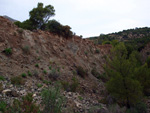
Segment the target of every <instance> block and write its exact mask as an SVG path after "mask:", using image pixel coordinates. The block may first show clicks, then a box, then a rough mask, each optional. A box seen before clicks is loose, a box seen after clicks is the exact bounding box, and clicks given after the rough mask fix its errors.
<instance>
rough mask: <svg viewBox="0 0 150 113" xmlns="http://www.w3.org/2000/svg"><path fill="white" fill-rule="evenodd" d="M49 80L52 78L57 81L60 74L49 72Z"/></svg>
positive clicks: (53, 71) (54, 71)
mask: <svg viewBox="0 0 150 113" xmlns="http://www.w3.org/2000/svg"><path fill="white" fill-rule="evenodd" d="M48 76H49V77H50V78H53V79H54V80H57V78H58V77H59V76H60V74H59V73H58V72H57V71H56V70H55V69H53V70H51V72H50V73H49V74H48Z"/></svg>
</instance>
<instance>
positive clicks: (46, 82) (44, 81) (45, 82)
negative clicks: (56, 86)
mask: <svg viewBox="0 0 150 113" xmlns="http://www.w3.org/2000/svg"><path fill="white" fill-rule="evenodd" d="M43 83H44V84H47V85H49V84H52V82H51V81H47V80H43Z"/></svg>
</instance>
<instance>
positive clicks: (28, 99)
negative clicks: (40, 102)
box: [7, 93, 40, 113]
mask: <svg viewBox="0 0 150 113" xmlns="http://www.w3.org/2000/svg"><path fill="white" fill-rule="evenodd" d="M7 113H40V109H39V106H37V105H36V104H35V103H34V102H33V97H32V94H31V93H28V94H27V95H26V96H24V97H22V99H21V100H20V101H19V100H16V99H15V100H14V102H13V105H12V106H10V107H9V108H8V111H7Z"/></svg>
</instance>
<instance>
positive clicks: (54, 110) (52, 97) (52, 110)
mask: <svg viewBox="0 0 150 113" xmlns="http://www.w3.org/2000/svg"><path fill="white" fill-rule="evenodd" d="M41 95H42V104H43V105H44V109H43V113H61V111H62V105H63V104H64V96H63V95H61V93H60V86H55V87H49V88H48V89H44V90H43V91H42V93H41Z"/></svg>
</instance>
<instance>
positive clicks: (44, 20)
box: [15, 3, 73, 38]
mask: <svg viewBox="0 0 150 113" xmlns="http://www.w3.org/2000/svg"><path fill="white" fill-rule="evenodd" d="M29 15H30V18H29V19H27V20H25V21H23V22H19V21H17V22H15V24H16V25H17V26H18V27H20V28H23V29H27V30H36V29H41V30H46V31H49V32H51V33H54V34H57V35H59V36H63V37H66V38H69V37H72V35H73V33H72V31H71V27H70V26H68V25H66V26H64V25H62V24H60V23H59V22H58V21H56V20H49V18H50V17H52V16H54V15H55V10H54V7H53V6H52V5H47V6H45V7H43V3H38V5H37V8H33V9H32V10H31V11H30V12H29Z"/></svg>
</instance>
